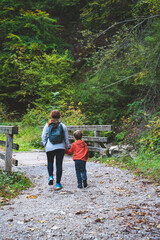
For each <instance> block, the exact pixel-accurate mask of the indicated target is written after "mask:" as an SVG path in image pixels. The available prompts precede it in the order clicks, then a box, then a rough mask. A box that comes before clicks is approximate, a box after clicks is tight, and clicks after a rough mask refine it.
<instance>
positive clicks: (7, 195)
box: [0, 170, 32, 205]
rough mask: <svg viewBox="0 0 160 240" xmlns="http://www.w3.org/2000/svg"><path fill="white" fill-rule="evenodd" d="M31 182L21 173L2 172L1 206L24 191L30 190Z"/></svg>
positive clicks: (0, 184)
mask: <svg viewBox="0 0 160 240" xmlns="http://www.w3.org/2000/svg"><path fill="white" fill-rule="evenodd" d="M31 185H32V183H31V181H30V180H29V179H28V178H27V177H25V176H24V175H23V174H22V173H20V172H4V171H2V170H0V205H3V204H5V203H6V202H7V201H9V200H10V199H11V198H13V197H16V196H17V195H18V194H19V193H20V192H21V191H22V190H25V189H27V188H29V187H30V186H31Z"/></svg>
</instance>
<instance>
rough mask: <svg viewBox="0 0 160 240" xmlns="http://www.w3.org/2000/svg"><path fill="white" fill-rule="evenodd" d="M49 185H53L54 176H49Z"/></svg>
mask: <svg viewBox="0 0 160 240" xmlns="http://www.w3.org/2000/svg"><path fill="white" fill-rule="evenodd" d="M48 185H53V177H52V176H50V177H49V178H48Z"/></svg>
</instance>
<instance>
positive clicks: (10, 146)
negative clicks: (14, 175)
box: [0, 126, 19, 171]
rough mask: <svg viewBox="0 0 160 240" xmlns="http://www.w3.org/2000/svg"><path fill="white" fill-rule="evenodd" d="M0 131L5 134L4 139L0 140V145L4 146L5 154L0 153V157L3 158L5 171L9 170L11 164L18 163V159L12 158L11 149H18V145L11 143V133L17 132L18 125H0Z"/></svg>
mask: <svg viewBox="0 0 160 240" xmlns="http://www.w3.org/2000/svg"><path fill="white" fill-rule="evenodd" d="M0 133H4V134H6V141H1V140H0V145H1V146H5V154H4V153H0V158H1V159H3V160H5V171H11V170H12V164H14V165H16V166H17V165H18V160H16V159H14V158H12V149H16V150H18V149H19V145H18V144H15V143H13V135H14V134H18V127H14V126H0Z"/></svg>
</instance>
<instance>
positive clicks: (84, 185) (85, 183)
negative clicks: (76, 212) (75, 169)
mask: <svg viewBox="0 0 160 240" xmlns="http://www.w3.org/2000/svg"><path fill="white" fill-rule="evenodd" d="M87 186H88V184H87V180H83V187H84V188H86V187H87Z"/></svg>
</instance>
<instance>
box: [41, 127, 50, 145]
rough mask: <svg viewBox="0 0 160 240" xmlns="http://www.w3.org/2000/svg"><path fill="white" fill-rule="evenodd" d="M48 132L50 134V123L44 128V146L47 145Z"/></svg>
mask: <svg viewBox="0 0 160 240" xmlns="http://www.w3.org/2000/svg"><path fill="white" fill-rule="evenodd" d="M48 132H49V127H48V123H46V125H45V126H44V128H43V132H42V143H43V146H46V144H47V140H48Z"/></svg>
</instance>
